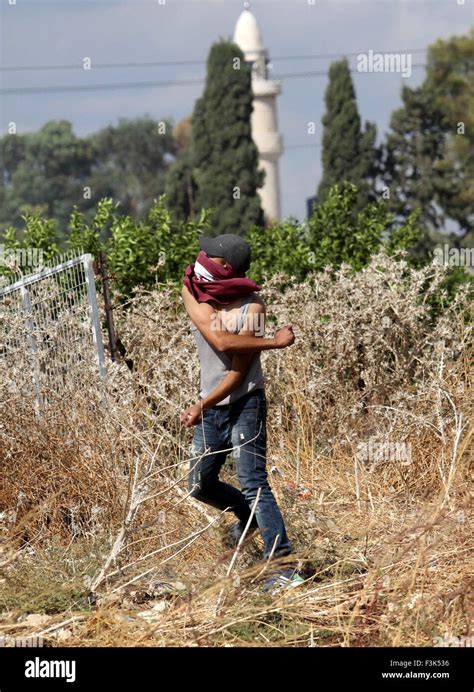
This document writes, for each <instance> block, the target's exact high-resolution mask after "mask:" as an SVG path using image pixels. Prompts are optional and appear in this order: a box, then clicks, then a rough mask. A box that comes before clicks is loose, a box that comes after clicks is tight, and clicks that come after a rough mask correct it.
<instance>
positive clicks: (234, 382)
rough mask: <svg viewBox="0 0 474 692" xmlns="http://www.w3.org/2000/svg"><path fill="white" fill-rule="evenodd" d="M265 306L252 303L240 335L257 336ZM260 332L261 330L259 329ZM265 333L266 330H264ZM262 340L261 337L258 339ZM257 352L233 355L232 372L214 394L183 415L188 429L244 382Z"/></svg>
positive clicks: (210, 394)
mask: <svg viewBox="0 0 474 692" xmlns="http://www.w3.org/2000/svg"><path fill="white" fill-rule="evenodd" d="M264 320H265V306H264V305H263V304H260V303H252V304H251V305H250V306H249V310H248V313H247V320H246V324H245V325H244V326H243V327H242V329H241V330H240V332H239V334H247V335H255V331H256V330H255V329H254V325H255V324H256V323H258V325H259V327H260V326H264ZM259 331H260V329H259ZM262 331H264V330H262ZM257 338H261V337H257ZM254 353H255V352H249V353H234V354H233V355H232V365H231V370H230V371H229V372H228V373H227V375H226V376H225V377H224V378H223V379H222V380H221V382H219V384H218V385H217V387H215V388H214V389H213V390H212V392H210V393H209V394H208V395H207V396H206V397H205V398H204V399H201V400H200V401H199V402H198V403H196V404H193V405H192V406H189V407H188V408H187V409H186V410H185V411H183V413H182V414H181V422H182V423H183V424H184V426H185V427H186V428H190V427H192V426H193V425H196V423H199V422H200V420H201V413H202V411H203V410H205V409H208V408H211V407H212V406H215V405H216V404H218V403H219V402H220V401H222V399H225V398H226V396H227V395H228V394H230V393H231V392H233V391H234V390H235V389H237V387H238V386H239V385H240V384H241V383H242V382H243V380H244V378H245V375H246V373H247V370H248V368H249V365H250V362H251V360H252V358H253V356H254Z"/></svg>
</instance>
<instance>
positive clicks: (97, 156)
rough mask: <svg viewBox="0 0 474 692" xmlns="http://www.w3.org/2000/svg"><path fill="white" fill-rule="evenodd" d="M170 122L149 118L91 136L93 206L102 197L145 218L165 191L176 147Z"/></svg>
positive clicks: (125, 120)
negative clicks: (110, 198)
mask: <svg viewBox="0 0 474 692" xmlns="http://www.w3.org/2000/svg"><path fill="white" fill-rule="evenodd" d="M171 129H172V128H171V125H170V123H169V122H168V121H166V120H163V121H160V122H158V121H155V120H153V119H152V118H150V117H148V116H146V117H143V118H136V119H134V120H127V119H125V118H121V119H120V121H119V124H118V125H117V126H112V125H110V126H108V127H105V128H103V129H102V130H100V131H99V132H97V133H95V134H93V135H91V136H90V137H89V138H88V142H89V144H90V146H91V148H92V152H93V157H94V165H93V168H92V172H91V176H90V179H89V181H88V185H89V186H90V187H91V192H92V200H93V202H94V206H95V205H96V204H97V202H98V201H99V200H100V199H101V198H102V197H112V198H113V199H114V200H116V201H117V202H120V206H121V210H122V211H123V212H124V213H125V214H130V215H132V216H133V217H134V218H139V217H140V216H143V215H144V214H146V213H147V212H148V211H149V210H150V209H151V207H152V206H153V203H154V199H156V198H158V197H159V195H161V194H162V193H163V192H164V189H165V176H166V171H167V170H168V167H169V157H171V156H172V154H174V152H175V144H174V141H173V137H172V134H171Z"/></svg>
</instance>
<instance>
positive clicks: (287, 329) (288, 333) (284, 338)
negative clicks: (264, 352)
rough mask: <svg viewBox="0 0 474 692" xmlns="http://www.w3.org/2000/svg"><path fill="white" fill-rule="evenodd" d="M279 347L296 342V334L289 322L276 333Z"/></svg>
mask: <svg viewBox="0 0 474 692" xmlns="http://www.w3.org/2000/svg"><path fill="white" fill-rule="evenodd" d="M275 341H276V343H277V348H286V347H287V346H291V345H292V344H294V343H295V335H294V333H293V327H292V325H291V324H287V325H285V326H284V327H282V328H281V329H279V330H278V331H277V332H276V333H275Z"/></svg>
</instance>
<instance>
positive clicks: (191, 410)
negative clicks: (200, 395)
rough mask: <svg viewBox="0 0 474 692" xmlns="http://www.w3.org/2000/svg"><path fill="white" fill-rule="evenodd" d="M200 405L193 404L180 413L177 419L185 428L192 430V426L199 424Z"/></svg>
mask: <svg viewBox="0 0 474 692" xmlns="http://www.w3.org/2000/svg"><path fill="white" fill-rule="evenodd" d="M201 418H202V411H201V404H193V405H192V406H188V408H187V409H186V410H185V411H183V412H182V414H181V415H180V417H179V419H180V421H181V423H182V424H183V425H184V427H185V428H192V426H193V425H196V424H197V423H200V422H201Z"/></svg>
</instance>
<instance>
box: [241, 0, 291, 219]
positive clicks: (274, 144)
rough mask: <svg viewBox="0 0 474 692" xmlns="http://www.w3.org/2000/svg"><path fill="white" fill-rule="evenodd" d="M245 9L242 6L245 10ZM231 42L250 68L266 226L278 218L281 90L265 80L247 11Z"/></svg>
mask: <svg viewBox="0 0 474 692" xmlns="http://www.w3.org/2000/svg"><path fill="white" fill-rule="evenodd" d="M248 5H249V3H248V2H247V3H245V6H246V7H248ZM233 40H234V43H236V44H237V45H238V46H239V48H240V49H241V50H242V52H243V54H244V57H245V61H246V62H248V63H250V64H251V66H252V92H253V112H252V138H253V141H254V142H255V144H256V146H257V149H258V153H259V158H260V166H261V168H263V169H264V170H265V181H264V183H263V187H261V188H260V189H259V191H258V192H259V195H260V198H261V200H262V208H263V211H264V214H265V220H266V222H267V223H268V222H270V221H272V220H273V219H280V218H281V207H280V176H279V172H278V159H279V158H280V156H281V155H282V153H283V143H282V138H281V135H280V134H278V121H277V109H276V97H277V96H278V94H280V93H281V86H280V82H276V81H273V80H269V79H267V77H268V69H267V65H268V63H269V59H268V52H267V51H266V50H265V48H264V47H263V43H262V38H261V35H260V30H259V28H258V24H257V20H256V19H255V17H254V15H253V14H252V13H251V12H250V10H249V9H245V10H244V11H243V12H242V14H241V15H240V17H239V19H238V20H237V24H236V25H235V32H234V39H233Z"/></svg>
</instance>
